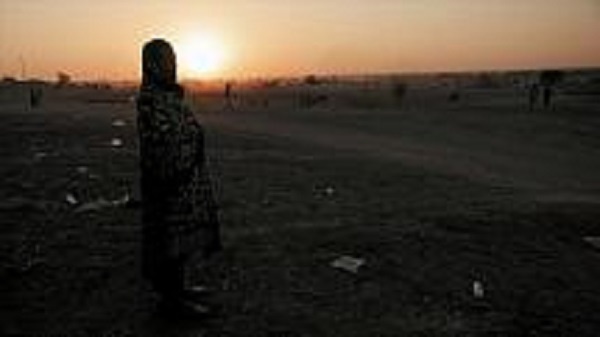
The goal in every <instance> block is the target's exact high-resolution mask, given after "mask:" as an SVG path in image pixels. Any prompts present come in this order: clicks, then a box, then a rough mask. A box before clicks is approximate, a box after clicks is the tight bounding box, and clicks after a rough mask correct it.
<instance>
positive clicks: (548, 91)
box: [542, 85, 553, 109]
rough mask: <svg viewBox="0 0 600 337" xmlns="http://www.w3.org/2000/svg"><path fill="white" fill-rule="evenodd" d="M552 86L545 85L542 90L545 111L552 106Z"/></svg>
mask: <svg viewBox="0 0 600 337" xmlns="http://www.w3.org/2000/svg"><path fill="white" fill-rule="evenodd" d="M552 94H553V93H552V86H551V85H545V86H544V88H543V89H542V96H543V100H544V109H548V108H550V105H552Z"/></svg>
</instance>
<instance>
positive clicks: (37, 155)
mask: <svg viewBox="0 0 600 337" xmlns="http://www.w3.org/2000/svg"><path fill="white" fill-rule="evenodd" d="M33 157H34V158H35V159H44V158H46V157H48V154H47V153H46V152H36V153H35V155H34V156H33Z"/></svg>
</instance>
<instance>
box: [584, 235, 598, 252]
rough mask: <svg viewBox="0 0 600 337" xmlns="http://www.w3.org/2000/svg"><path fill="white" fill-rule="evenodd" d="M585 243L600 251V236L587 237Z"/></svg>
mask: <svg viewBox="0 0 600 337" xmlns="http://www.w3.org/2000/svg"><path fill="white" fill-rule="evenodd" d="M583 241H585V242H587V243H588V244H590V245H591V246H592V247H594V248H596V249H600V236H585V237H584V238H583Z"/></svg>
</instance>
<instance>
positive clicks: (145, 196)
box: [137, 86, 221, 280]
mask: <svg viewBox="0 0 600 337" xmlns="http://www.w3.org/2000/svg"><path fill="white" fill-rule="evenodd" d="M182 100H183V91H182V89H181V88H180V87H179V86H175V87H174V88H173V89H171V90H159V89H153V88H152V87H148V88H142V90H141V91H140V94H139V97H138V101H137V107H138V131H139V136H140V157H141V160H140V166H141V189H142V221H143V228H142V236H143V242H142V259H143V263H142V268H143V273H144V275H145V276H146V277H148V278H150V279H151V280H152V279H156V278H157V277H158V278H161V277H165V276H164V275H163V274H164V273H165V271H168V270H170V269H169V268H171V266H170V265H171V264H181V263H183V262H184V261H185V260H187V259H188V258H190V257H191V256H192V255H194V254H195V253H202V254H204V255H205V256H207V255H209V254H211V253H213V252H215V251H217V250H219V249H220V248H221V243H220V237H219V221H218V215H217V207H216V203H215V199H214V195H213V190H212V185H211V181H210V179H209V175H208V172H207V167H206V166H207V165H206V160H205V154H204V132H203V129H202V127H201V125H200V124H199V123H198V122H197V121H196V119H195V118H194V115H193V114H192V112H191V111H190V110H189V109H188V108H187V106H185V104H183V102H182Z"/></svg>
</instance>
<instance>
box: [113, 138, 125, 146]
mask: <svg viewBox="0 0 600 337" xmlns="http://www.w3.org/2000/svg"><path fill="white" fill-rule="evenodd" d="M110 145H112V146H113V147H121V146H123V140H121V138H113V139H112V140H111V141H110Z"/></svg>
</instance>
